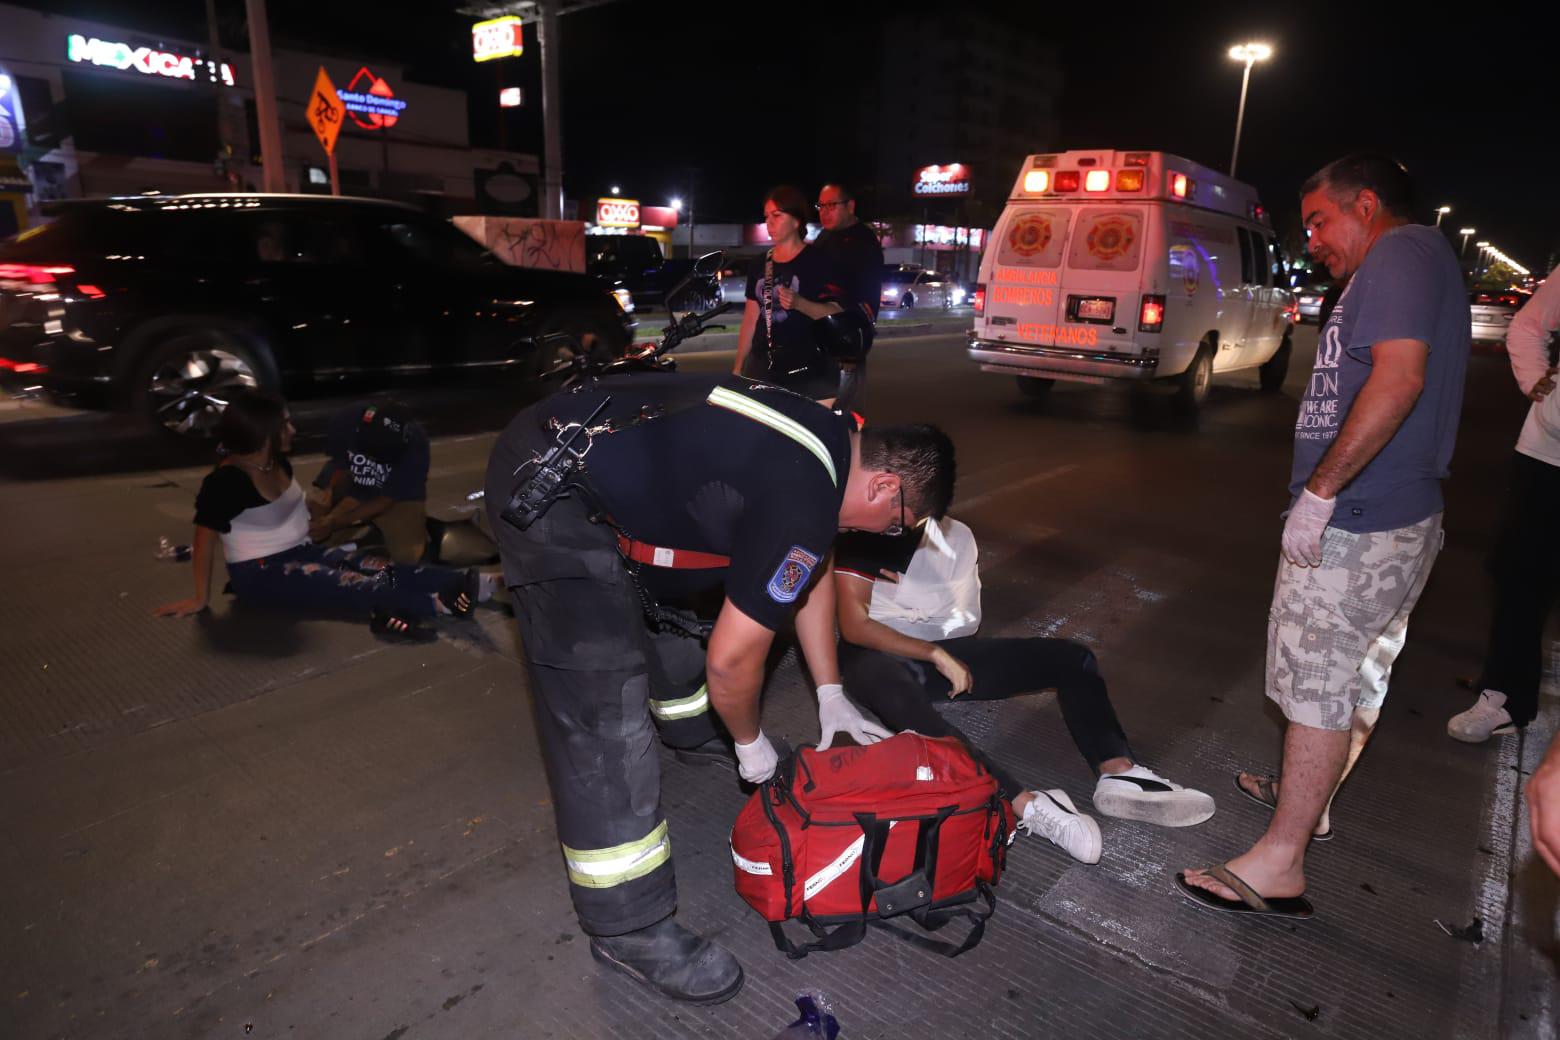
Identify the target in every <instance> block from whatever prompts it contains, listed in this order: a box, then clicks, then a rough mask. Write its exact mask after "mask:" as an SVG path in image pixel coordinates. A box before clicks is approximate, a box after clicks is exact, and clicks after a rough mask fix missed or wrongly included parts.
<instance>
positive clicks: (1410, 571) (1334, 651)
mask: <svg viewBox="0 0 1560 1040" xmlns="http://www.w3.org/2000/svg"><path fill="white" fill-rule="evenodd" d="M1443 541H1444V537H1443V534H1442V531H1441V514H1440V513H1437V514H1435V515H1434V516H1432V517H1430V518H1429V519H1427V520H1422V521H1420V522H1419V523H1417V524H1414V525H1412V526H1410V527H1400V528H1397V529H1396V530H1393V531H1376V532H1372V533H1370V534H1351V533H1349V532H1347V531H1340V530H1337V529H1336V528H1332V527H1329V528H1328V529H1327V530H1326V532H1325V533H1324V534H1323V536H1322V565H1321V566H1320V567H1296V566H1295V565H1294V564H1292V563H1290V562H1289V561H1288V560H1285V559H1283V558H1282V557H1280V558H1279V563H1278V580H1277V581H1276V582H1275V583H1274V586H1273V605H1272V607H1271V608H1270V609H1269V611H1268V646H1267V695H1268V697H1270V698H1271V699H1272V700H1273V701H1274V702H1275V703H1277V704H1278V706H1279V707H1280V708H1281V709H1283V712H1284V716H1285V717H1286V718H1288V719H1289V721H1290V722H1298V723H1300V724H1301V725H1302V726H1310V727H1312V728H1314V729H1331V730H1344V729H1348V728H1349V725H1350V722H1351V719H1352V717H1353V714H1354V709H1355V708H1379V707H1381V705H1382V702H1383V701H1385V700H1386V697H1387V681H1388V680H1389V679H1390V678H1391V676H1392V663H1393V662H1394V661H1396V660H1397V656H1398V654H1399V653H1401V652H1402V650H1403V642H1404V640H1405V639H1407V638H1408V615H1409V614H1410V613H1411V612H1412V611H1413V609H1414V604H1415V603H1416V602H1418V600H1419V594H1420V593H1421V592H1422V591H1424V587H1425V582H1426V580H1428V579H1429V577H1430V569H1431V567H1432V566H1434V564H1435V558H1436V556H1437V554H1439V553H1440V551H1441V544H1442V542H1443Z"/></svg>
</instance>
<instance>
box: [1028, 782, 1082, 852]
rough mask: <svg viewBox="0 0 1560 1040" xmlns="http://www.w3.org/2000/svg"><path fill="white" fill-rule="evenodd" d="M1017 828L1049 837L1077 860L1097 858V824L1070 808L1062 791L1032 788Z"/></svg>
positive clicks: (1071, 806) (1070, 804)
mask: <svg viewBox="0 0 1560 1040" xmlns="http://www.w3.org/2000/svg"><path fill="white" fill-rule="evenodd" d="M1034 795H1035V796H1034V798H1033V799H1031V800H1030V802H1029V804H1028V805H1026V806H1024V818H1023V819H1021V820H1019V821H1018V825H1019V827H1021V828H1022V829H1024V830H1026V831H1028V832H1029V833H1030V834H1038V835H1041V836H1042V837H1046V838H1050V839H1051V841H1053V842H1055V843H1056V844H1057V845H1060V846H1061V847H1062V848H1064V849H1066V850H1067V854H1068V855H1069V856H1071V857H1072V858H1073V859H1075V860H1077V861H1078V862H1080V863H1098V862H1099V861H1100V847H1101V844H1102V843H1101V840H1100V825H1099V824H1097V823H1095V822H1094V821H1093V820H1092V819H1090V818H1089V817H1087V816H1085V815H1083V813H1081V812H1079V811H1078V810H1077V809H1076V808H1074V807H1073V803H1072V799H1071V798H1068V797H1067V793H1066V792H1065V791H1036V792H1034Z"/></svg>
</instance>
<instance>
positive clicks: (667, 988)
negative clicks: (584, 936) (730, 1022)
mask: <svg viewBox="0 0 1560 1040" xmlns="http://www.w3.org/2000/svg"><path fill="white" fill-rule="evenodd" d="M590 954H591V956H592V957H594V958H596V959H597V960H598V961H601V962H602V963H603V964H610V965H612V966H613V967H614V968H617V969H618V970H619V971H621V972H623V973H624V974H625V975H630V976H632V977H634V978H636V979H638V980H639V981H640V982H643V983H644V984H645V985H647V986H649V987H651V988H652V989H656V990H659V991H660V992H661V993H664V994H665V995H666V996H668V997H671V998H672V999H673V1000H686V1001H688V1002H689V1003H693V1004H719V1003H721V1002H722V1001H726V1000H730V999H731V998H732V997H734V996H736V995H737V991H738V990H740V989H741V988H742V981H743V976H742V965H740V964H738V963H737V959H736V958H735V957H733V956H732V955H731V954H730V953H729V952H728V951H726V950H725V949H724V948H722V947H720V946H717V945H715V944H714V943H712V942H710V941H709V940H708V939H706V938H704V937H703V936H702V935H698V934H697V933H695V932H691V931H689V930H688V929H686V928H684V927H683V926H682V925H680V924H678V923H677V921H676V919H674V918H671V917H668V918H666V919H665V920H663V921H661V922H659V923H657V924H653V925H651V926H650V927H649V928H641V929H639V931H637V932H628V933H626V934H624V935H593V936H591V939H590Z"/></svg>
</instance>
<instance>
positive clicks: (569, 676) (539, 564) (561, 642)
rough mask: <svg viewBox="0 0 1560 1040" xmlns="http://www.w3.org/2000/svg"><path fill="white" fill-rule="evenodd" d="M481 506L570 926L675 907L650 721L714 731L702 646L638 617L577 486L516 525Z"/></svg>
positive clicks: (594, 926)
mask: <svg viewBox="0 0 1560 1040" xmlns="http://www.w3.org/2000/svg"><path fill="white" fill-rule="evenodd" d="M507 482H509V473H508V471H507V469H506V468H505V467H504V466H501V465H495V466H492V467H490V470H489V485H490V486H489V487H488V489H487V501H488V502H489V503H490V504H491V505H490V508H491V509H492V511H493V512H494V513H495V514H496V512H497V504H498V503H502V502H505V501H507V499H508V495H509V488H508V487H507V486H505V485H506V484H507ZM491 519H492V520H493V521H494V523H493V526H492V530H493V531H494V532H495V533H496V534H497V536H498V542H499V549H500V552H501V553H502V555H503V560H504V573H505V575H506V580H507V581H508V583H509V586H510V591H511V595H512V598H513V602H514V607H515V620H516V622H517V624H518V626H519V629H520V637H521V640H522V642H523V644H524V647H525V655H526V660H527V666H528V671H529V675H530V680H531V684H530V685H531V693H532V696H533V698H534V699H535V702H536V714H537V719H538V725H539V734H540V738H541V747H542V757H543V759H544V760H545V762H546V766H547V778H548V781H549V782H550V783H551V785H552V792H553V806H554V812H555V814H556V817H557V823H558V840H559V842H560V843H561V845H562V846H563V858H564V866H565V869H566V871H567V873H568V876H569V894H570V896H571V898H572V899H573V901H574V909H575V912H576V913H577V914H578V915H579V920H580V927H581V928H583V929H584V930H585V931H586V932H587V933H589V934H592V935H621V934H622V933H624V932H631V931H634V930H636V929H639V928H644V927H646V926H648V925H651V924H654V923H655V922H657V921H659V920H661V919H662V918H664V917H667V916H669V915H670V914H671V913H673V912H674V911H675V910H676V908H677V885H676V879H675V876H674V874H673V864H672V856H671V843H670V836H669V835H668V833H667V828H666V820H665V817H664V816H662V814H661V772H660V761H659V756H658V749H657V741H656V739H655V738H656V732H657V728H659V729H660V733H661V737H662V739H663V740H665V741H666V742H667V743H669V744H672V745H673V746H679V747H692V746H695V745H697V744H701V743H703V742H704V741H706V740H708V739H710V738H711V737H713V736H714V735H715V728H714V725H713V722H712V719H711V717H710V712H709V707H708V703H709V702H708V697H707V695H704V694H703V691H702V687H700V688H699V689H697V690H695V691H694V692H693V693H691V694H690V693H689V692H688V691H689V689H690V688H691V687H693V686H696V685H697V684H698V679H699V676H700V675H701V674H702V672H703V668H704V654H703V650H702V648H701V647H700V645H699V643H698V642H697V641H695V640H691V639H687V638H684V637H681V636H676V635H671V634H664V633H657V632H654V631H652V630H651V629H650V628H649V627H648V625H647V624H646V621H645V615H644V608H643V605H642V603H641V601H640V599H639V596H638V594H637V592H636V591H635V589H634V587H633V585H632V583H631V582H630V579H629V576H628V573H627V570H626V568H625V566H624V564H623V561H622V558H621V557H620V556H619V554H618V551H617V543H616V534H615V532H614V531H613V530H612V529H611V528H610V527H608V526H607V525H605V524H598V523H592V522H590V519H589V510H588V508H587V506H586V504H585V503H584V502H582V501H581V500H580V499H578V498H565V499H562V500H560V501H558V502H557V503H555V504H554V505H553V506H552V508H551V509H550V510H549V511H548V512H547V514H546V515H545V516H543V517H542V518H541V519H540V520H538V521H537V522H536V523H534V524H533V525H532V526H531V527H530V528H529V529H527V530H525V531H520V530H518V529H517V528H515V527H514V526H512V525H511V524H509V523H507V522H506V521H504V520H502V519H500V518H498V517H497V516H496V515H494V516H493V517H491ZM701 703H702V706H701ZM658 704H659V705H662V709H660V710H658V709H657V708H656V705H658ZM666 705H671V707H670V708H666V707H665V706H666Z"/></svg>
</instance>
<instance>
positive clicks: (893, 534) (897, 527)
mask: <svg viewBox="0 0 1560 1040" xmlns="http://www.w3.org/2000/svg"><path fill="white" fill-rule="evenodd" d="M898 497H899V523H897V524H889V525H888V526H887V527H885V528H883V533H884V534H886V535H888V536H889V537H890V538H898V537H899V536H900V535H902V534H904V533H905V530H906V529H907V528H909V526H910V523H909V521H908V520H907V519H906V518H905V489H904V487H903V486H901V487H900V489H899V496H898Z"/></svg>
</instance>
